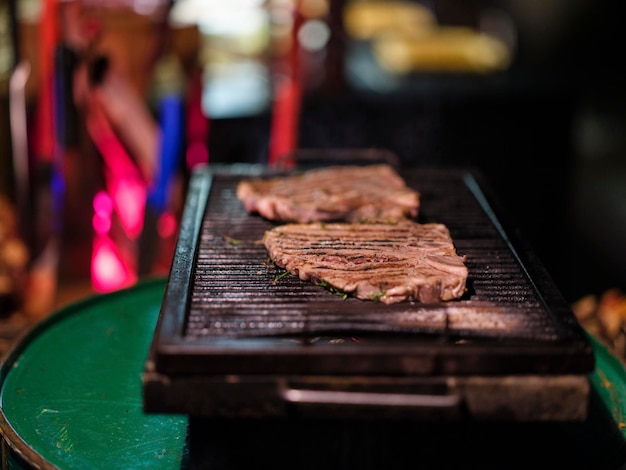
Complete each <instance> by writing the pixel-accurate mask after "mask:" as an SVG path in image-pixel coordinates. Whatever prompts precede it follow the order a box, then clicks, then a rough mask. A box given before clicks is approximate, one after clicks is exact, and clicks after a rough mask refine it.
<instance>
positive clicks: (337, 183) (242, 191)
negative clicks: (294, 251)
mask: <svg viewBox="0 0 626 470" xmlns="http://www.w3.org/2000/svg"><path fill="white" fill-rule="evenodd" d="M419 196H420V195H419V192H417V191H414V190H413V189H411V188H409V187H407V186H406V184H405V182H404V180H403V179H402V178H401V177H400V176H399V175H398V173H397V172H396V171H395V170H394V169H393V167H391V166H390V165H387V164H378V165H368V166H332V167H325V168H319V169H314V170H308V171H305V172H302V173H297V174H293V175H290V176H281V177H274V178H268V179H261V178H259V179H251V180H244V181H241V182H240V183H239V185H238V186H237V197H238V198H239V199H240V200H241V202H242V203H243V205H244V207H245V209H246V211H248V212H249V213H258V214H260V215H262V216H263V217H265V218H267V219H270V220H276V221H282V222H300V223H309V222H316V221H340V220H341V221H349V222H391V221H398V220H401V219H404V218H407V217H417V213H418V210H419V203H420V199H419Z"/></svg>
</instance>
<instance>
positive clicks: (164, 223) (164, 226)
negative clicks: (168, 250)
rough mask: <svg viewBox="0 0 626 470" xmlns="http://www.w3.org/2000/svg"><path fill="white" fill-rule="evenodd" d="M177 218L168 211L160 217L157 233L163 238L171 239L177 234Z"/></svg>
mask: <svg viewBox="0 0 626 470" xmlns="http://www.w3.org/2000/svg"><path fill="white" fill-rule="evenodd" d="M177 225H178V224H177V222H176V217H175V216H174V214H172V213H171V212H170V211H166V212H164V213H163V214H161V215H160V216H159V220H158V221H157V233H158V234H159V237H161V238H169V237H171V236H172V235H174V233H175V232H176V226H177Z"/></svg>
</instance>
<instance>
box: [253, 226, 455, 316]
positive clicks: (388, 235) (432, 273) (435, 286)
mask: <svg viewBox="0 0 626 470" xmlns="http://www.w3.org/2000/svg"><path fill="white" fill-rule="evenodd" d="M263 243H264V245H265V247H266V249H267V251H268V253H269V255H270V258H271V259H272V261H273V262H274V263H275V264H276V265H277V266H279V267H281V268H284V269H286V270H288V271H289V272H290V273H291V274H294V275H297V276H299V277H300V279H302V280H311V281H312V282H314V283H316V284H327V285H328V286H329V287H332V288H334V289H337V290H338V291H341V292H344V293H347V294H351V295H353V296H355V297H356V298H359V299H362V300H377V301H380V302H383V303H385V304H392V303H397V302H402V301H405V300H415V301H419V302H439V301H445V300H452V299H456V298H459V297H461V296H462V295H463V293H464V292H465V289H466V281H467V276H468V269H467V267H466V265H465V257H464V256H459V255H458V254H457V252H456V249H455V247H454V244H453V242H452V239H451V237H450V233H449V231H448V228H447V227H446V226H445V225H443V224H436V223H430V224H418V223H416V222H412V221H408V220H407V221H403V222H400V223H397V224H393V225H391V224H383V223H373V224H370V223H365V224H350V223H310V224H286V225H282V226H278V227H275V228H273V229H271V230H268V231H267V232H266V233H265V235H264V238H263Z"/></svg>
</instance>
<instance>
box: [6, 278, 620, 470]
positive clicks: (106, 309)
mask: <svg viewBox="0 0 626 470" xmlns="http://www.w3.org/2000/svg"><path fill="white" fill-rule="evenodd" d="M165 285H166V280H165V279H152V280H144V281H142V282H140V283H139V284H137V285H135V286H133V287H131V288H128V289H125V290H121V291H116V292H113V293H109V294H104V295H98V296H94V297H90V298H88V299H85V300H83V301H80V302H77V303H74V304H72V305H70V306H68V307H65V308H63V309H62V310H59V311H58V312H55V313H54V314H53V315H51V316H50V317H48V318H46V319H45V320H44V321H42V322H41V323H39V324H38V325H37V326H36V327H35V328H34V329H33V330H32V331H30V332H29V333H28V334H26V335H25V336H24V337H23V338H22V339H21V340H20V341H19V342H18V344H16V345H15V347H14V348H13V349H12V350H11V351H9V353H8V354H7V355H6V356H5V358H4V361H3V363H2V365H1V366H0V379H1V389H0V411H1V413H0V431H1V432H2V460H3V462H2V464H3V465H2V468H62V469H74V468H75V469H81V470H85V469H91V468H98V469H100V468H106V469H117V468H120V469H131V468H150V469H181V468H184V467H185V466H186V464H185V462H189V461H193V458H191V459H190V456H189V454H190V452H192V450H190V449H193V448H194V445H191V446H190V445H189V442H190V439H189V429H190V423H189V419H188V418H187V417H186V416H180V415H155V414H146V413H144V412H143V404H142V382H141V375H142V372H143V367H144V362H145V360H146V357H147V354H148V349H149V346H150V342H151V340H152V335H153V332H154V328H155V326H156V321H157V318H158V314H159V308H160V304H161V300H162V296H163V293H164V289H165ZM592 341H593V343H594V348H595V353H596V360H597V366H596V370H595V371H594V373H593V374H591V375H590V379H591V383H592V396H591V404H590V416H589V419H588V420H587V422H585V423H581V424H579V425H577V426H576V427H575V428H574V431H572V432H571V436H572V444H573V447H572V448H574V447H575V446H576V445H584V446H588V449H587V452H586V455H591V456H592V457H591V458H592V459H596V458H598V459H600V460H602V461H603V464H604V463H606V462H618V461H619V459H620V455H623V454H622V453H621V451H622V448H623V446H624V443H625V442H626V439H625V438H626V432H625V429H624V427H625V423H626V372H625V369H624V367H623V365H622V363H621V362H620V361H619V360H618V359H617V358H616V357H614V356H613V355H611V354H610V352H609V351H608V350H607V349H606V348H605V347H604V346H602V345H601V344H599V343H598V342H597V341H596V340H595V339H593V338H592ZM227 426H232V424H227ZM252 426H253V427H254V429H255V431H254V434H253V435H251V437H250V439H257V438H258V439H259V440H260V439H262V438H263V437H262V436H260V435H262V434H263V432H259V433H257V431H259V430H262V427H263V425H262V423H261V424H260V423H255V424H253V425H252ZM563 426H567V425H566V424H565V425H563ZM221 429H225V428H221ZM568 432H570V431H568ZM232 433H233V439H237V438H238V437H239V438H241V437H242V436H243V434H241V432H240V431H239V430H236V429H234V430H233V431H232ZM201 434H202V433H200V436H199V437H198V438H197V439H196V441H198V442H199V444H196V445H195V447H201V448H203V450H200V451H199V452H205V453H206V452H212V451H211V446H210V445H209V446H204V445H203V444H204V441H203V439H205V437H206V439H209V440H211V439H214V437H211V436H213V434H211V432H208V434H207V435H206V436H202V435H201ZM224 436H225V434H223V435H222V438H223V437H224ZM309 437H310V436H309ZM512 438H514V437H512ZM576 441H580V442H576ZM191 442H192V443H193V439H192V440H191ZM581 443H582V444H581ZM209 444H210V442H209ZM220 445H221V444H220ZM229 445H230V444H229ZM237 446H238V444H237V445H233V449H235V450H234V452H237V451H236V449H237V448H238V447H237ZM205 457H206V456H203V458H205ZM615 468H618V467H617V466H615Z"/></svg>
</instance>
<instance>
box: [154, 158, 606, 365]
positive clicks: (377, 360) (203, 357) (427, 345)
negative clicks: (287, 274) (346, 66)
mask: <svg viewBox="0 0 626 470" xmlns="http://www.w3.org/2000/svg"><path fill="white" fill-rule="evenodd" d="M399 172H400V173H401V174H402V176H403V177H404V178H405V180H406V181H407V183H408V184H409V185H411V186H416V188H415V189H417V190H419V191H420V192H421V193H422V207H421V208H420V212H421V213H420V216H419V220H418V221H422V222H428V221H437V222H441V223H445V224H446V225H448V227H449V229H450V232H451V234H452V238H453V241H454V242H455V245H456V247H457V251H458V252H459V253H460V254H468V267H469V270H470V274H469V279H468V285H469V291H468V294H467V295H466V296H464V298H463V299H460V300H459V301H452V302H448V303H442V304H435V305H425V304H418V303H412V302H407V303H403V304H402V305H397V304H396V305H392V306H383V305H380V304H376V303H375V302H364V301H359V300H356V299H351V300H350V301H344V300H342V299H340V298H337V297H336V296H333V295H332V294H330V293H329V292H326V291H324V290H323V289H322V288H320V287H318V286H313V285H311V284H310V283H307V282H304V281H300V280H298V279H295V278H294V279H290V280H286V281H285V283H284V284H281V285H280V286H279V287H275V286H271V284H272V283H271V280H272V276H274V277H275V275H276V274H275V273H272V272H266V273H263V274H262V275H261V277H260V280H257V281H256V282H257V287H256V288H258V283H260V284H261V285H262V286H266V288H267V289H266V290H267V291H268V292H259V291H258V290H253V291H251V292H250V293H249V295H250V296H251V297H255V298H254V299H252V298H248V299H243V300H242V297H241V292H243V293H244V294H245V293H246V289H247V287H246V286H245V284H238V285H235V284H233V285H232V289H233V295H232V296H231V297H230V300H229V298H228V297H226V300H224V299H222V300H220V301H219V302H213V301H211V300H210V298H209V297H207V296H206V292H205V293H201V295H198V291H199V288H198V285H201V286H203V285H204V286H206V285H207V284H206V283H209V285H210V283H211V282H212V281H213V280H214V279H217V277H216V274H215V270H213V271H212V268H215V266H214V265H211V263H209V264H208V267H207V266H204V267H203V266H202V257H203V256H205V255H204V254H203V253H202V250H203V249H205V245H206V243H207V236H208V237H209V238H212V243H215V242H216V240H217V239H219V245H218V246H219V247H221V248H219V247H218V248H217V250H218V251H219V250H220V249H221V250H230V249H232V251H231V252H230V253H236V250H237V247H233V246H230V245H229V243H227V240H226V239H225V238H228V237H230V236H233V238H237V237H239V235H238V234H237V233H226V234H219V233H216V232H215V231H214V228H212V225H211V223H212V221H213V220H217V219H218V218H220V217H222V219H224V218H225V219H227V220H230V222H229V223H231V224H233V226H235V225H237V226H242V224H241V222H242V221H247V223H250V221H252V223H253V225H254V224H257V225H255V227H257V230H260V228H259V227H261V228H262V227H264V226H269V225H268V224H270V222H268V221H263V220H261V218H260V217H258V216H253V215H248V214H245V213H242V212H241V211H242V210H243V209H242V208H239V207H235V206H231V207H230V208H229V209H228V210H227V208H225V207H223V201H221V202H220V201H219V200H218V199H219V198H220V197H221V196H220V194H218V193H220V192H221V193H222V196H223V193H224V192H226V193H228V195H227V199H228V200H231V201H232V200H234V198H235V196H234V190H235V188H234V185H235V184H236V181H237V180H238V179H240V178H248V177H252V176H276V174H277V173H275V172H274V173H272V172H270V171H268V170H267V168H264V167H261V166H257V165H226V166H211V167H210V168H209V167H202V168H197V169H196V170H195V171H194V174H193V175H192V177H191V180H190V186H189V191H188V195H187V201H186V203H185V210H184V213H183V217H182V223H181V228H180V233H179V240H178V243H177V247H176V250H175V254H174V259H173V263H172V267H171V271H170V274H169V279H168V284H167V287H166V292H165V295H164V299H163V303H162V307H161V312H160V316H159V320H158V323H157V327H156V330H155V335H154V339H153V342H152V345H151V348H150V353H149V359H148V361H147V363H146V371H148V372H151V373H152V372H156V373H159V374H166V375H167V374H172V375H176V374H193V375H212V376H213V375H215V374H218V375H219V374H243V375H250V376H253V375H258V374H261V375H268V374H269V375H273V374H298V375H302V374H304V375H311V376H314V375H332V376H346V375H348V376H350V375H352V376H354V375H358V376H366V377H374V376H380V375H385V376H399V377H448V376H472V375H481V376H502V375H511V374H513V375H523V374H539V375H545V376H548V375H554V374H557V375H560V374H575V375H584V374H587V373H590V372H591V371H593V368H594V357H593V351H592V346H591V343H590V341H589V338H588V337H587V336H586V334H585V333H584V331H583V330H582V328H581V327H580V325H579V324H578V322H577V320H576V318H575V316H574V315H573V313H572V311H571V309H570V307H569V306H568V305H567V304H566V302H565V301H564V299H563V298H562V296H561V294H560V292H559V291H558V289H557V288H556V286H555V285H554V283H553V281H552V280H551V278H550V276H549V275H548V273H547V272H546V270H545V268H544V267H543V265H542V264H541V262H540V261H539V260H538V259H537V258H536V256H534V254H533V252H532V251H531V250H530V248H529V247H528V246H526V245H525V244H524V243H523V240H522V239H521V238H520V237H519V236H516V234H517V231H516V228H515V225H514V224H513V223H512V222H511V220H509V219H506V218H505V212H504V211H503V210H502V208H501V207H500V206H499V205H498V201H497V198H495V197H494V195H493V193H491V192H490V190H489V188H488V185H487V183H486V182H485V180H484V179H483V177H482V176H481V174H480V172H478V171H476V170H475V169H428V168H413V169H411V168H406V169H405V168H403V169H400V170H399ZM281 174H282V173H281ZM220 183H224V184H223V186H222V187H221V189H220V190H216V188H217V187H218V186H219V185H220ZM440 184H445V185H448V186H449V187H450V188H452V190H451V191H447V192H445V193H441V191H440V190H439V189H437V188H439V186H438V185H440ZM432 191H434V192H435V193H436V194H435V193H432ZM472 207H473V208H472ZM468 208H469V209H468ZM466 210H467V212H468V213H467V214H466V217H465V218H461V219H459V220H454V219H452V218H449V217H448V216H447V214H449V213H457V214H458V213H463V212H464V211H466ZM477 218H478V219H480V220H478V221H477ZM258 224H260V225H258ZM472 224H474V225H472ZM468 227H469V229H468ZM468 230H469V232H468ZM468 233H469V235H468ZM258 235H259V234H258V233H257V234H256V235H254V237H258ZM203 244H204V245H203ZM229 246H230V248H229ZM473 246H474V247H475V246H479V247H480V249H479V252H481V250H482V252H483V253H484V252H485V250H487V251H489V250H493V251H494V253H493V255H494V256H493V261H494V263H493V264H494V266H489V267H488V268H486V267H485V265H484V263H482V262H478V263H476V262H475V261H474V254H475V253H472V249H473V248H472V247H473ZM213 249H215V248H213ZM262 250H263V247H260V248H259V247H257V248H256V249H253V250H252V252H253V253H255V255H256V256H257V257H258V256H259V253H260V254H261V255H262V253H263V251H262ZM223 254H224V253H223ZM224 255H225V256H228V253H225V254H224ZM504 258H506V260H505V261H503V259H504ZM497 260H500V261H501V262H503V263H504V264H506V266H509V268H507V269H509V271H510V269H511V268H510V266H515V268H514V269H513V271H514V272H513V273H511V272H509V271H507V270H504V271H502V270H501V269H500V267H499V266H497V265H495V264H497V263H496V262H495V261H497ZM209 261H210V260H209ZM252 263H253V264H255V266H256V269H261V268H260V266H261V264H262V260H259V259H256V258H255V260H254V261H252ZM481 263H482V264H481ZM235 264H236V263H235ZM230 269H232V265H231V267H228V266H227V267H226V268H225V271H226V275H228V274H229V272H230V271H229V270H230ZM503 275H505V276H506V277H507V278H506V279H504V280H503V279H502V276H503ZM244 277H245V276H244ZM281 281H282V280H281ZM494 281H498V282H500V283H501V286H508V287H507V288H509V289H511V290H510V291H506V289H505V288H504V287H503V288H502V289H500V290H499V291H498V292H491V291H489V289H487V290H486V291H484V285H487V284H489V283H490V282H494ZM252 284H254V283H252ZM481 286H482V287H481ZM209 291H210V289H209ZM485 292H486V293H487V294H486V295H485ZM209 295H210V294H209ZM246 295H248V294H246ZM264 296H265V297H264ZM268 296H269V297H268ZM272 296H278V298H282V300H285V298H287V304H286V305H287V307H286V312H287V313H288V312H296V313H293V315H294V318H296V317H297V318H302V316H304V317H306V316H307V315H309V316H311V317H313V316H314V315H315V314H316V312H317V313H319V312H325V313H326V314H328V313H329V312H330V314H333V315H335V316H336V314H339V315H353V316H355V315H362V316H366V314H367V315H369V316H370V317H374V318H375V317H377V316H378V317H385V316H387V317H389V318H406V317H407V315H409V314H413V315H416V314H419V313H420V312H421V315H422V317H421V318H422V322H421V323H420V322H419V321H418V322H417V323H416V324H413V325H412V326H411V327H410V328H409V327H407V326H406V324H404V326H403V324H402V323H401V322H400V326H398V323H396V324H394V325H392V326H393V328H387V330H385V329H384V326H385V322H383V329H382V330H381V329H380V328H381V327H380V326H376V329H375V330H373V331H372V330H368V329H367V327H362V328H360V327H359V325H358V322H357V324H356V326H355V322H351V324H352V328H353V329H354V331H350V325H348V326H347V327H343V326H342V327H341V328H334V329H333V328H327V329H324V327H323V324H324V322H323V321H321V323H320V325H321V326H319V325H318V327H317V329H316V328H312V327H311V326H310V324H309V326H308V327H303V326H302V325H300V326H297V328H296V329H295V330H293V331H287V332H284V331H273V330H272V329H270V330H269V331H263V330H261V331H256V332H255V331H253V332H252V334H250V332H249V328H246V329H245V331H242V332H241V334H230V333H228V331H226V330H223V329H222V330H215V329H213V330H212V329H211V328H210V325H209V327H207V324H202V322H206V319H201V320H200V325H199V326H198V325H196V326H195V327H193V328H192V330H194V331H195V333H192V334H190V333H189V332H190V331H191V330H190V329H189V326H190V322H191V323H193V322H194V321H195V322H196V323H198V320H197V318H198V316H199V317H203V316H208V317H209V318H210V317H211V316H216V315H220V313H219V310H220V308H222V307H224V304H226V307H227V310H228V312H229V313H228V315H229V316H232V315H233V312H234V314H235V316H234V318H235V321H244V320H245V315H247V314H249V313H250V312H253V311H254V309H255V307H254V303H255V302H258V303H259V304H261V303H262V301H263V300H265V301H267V299H268V298H270V299H272V298H275V297H272ZM281 296H282V297H281ZM285 296H286V297H285ZM244 300H245V301H244ZM246 302H249V304H246ZM218 304H219V305H218ZM259 304H257V309H258V308H261V307H258V305H259ZM263 308H264V309H265V310H267V311H269V312H271V311H272V309H275V310H279V309H280V308H285V305H282V306H281V304H280V302H279V301H278V300H276V303H275V304H274V303H272V302H270V303H269V304H267V305H265V306H264V307H263ZM381 309H382V310H384V311H381ZM198 312H200V313H198ZM298 312H299V313H300V314H301V315H299V316H298V315H297V314H298ZM359 312H362V313H359ZM452 312H457V315H456V317H455V315H453V314H452ZM458 312H460V314H459V313H458ZM237 315H240V316H239V317H237ZM438 315H439V317H440V318H443V319H444V320H443V321H442V320H441V319H440V320H439V321H438V322H435V324H434V326H433V325H432V324H428V322H426V321H425V320H424V319H427V318H433V317H437V316H438ZM454 318H457V320H456V321H454ZM468 318H469V319H470V320H472V319H473V321H476V322H478V326H477V327H471V325H470V327H468V326H467V324H468V323H467V321H468V320H467V319H468ZM451 319H452V320H451ZM463 319H465V321H466V323H465V325H466V326H465V327H464V326H463ZM481 319H482V320H485V319H486V321H485V322H483V323H482V326H481V323H480V320H481ZM529 319H530V320H529ZM221 321H223V320H221ZM502 321H509V322H517V324H519V325H522V328H521V329H518V330H517V331H515V329H514V328H513V330H511V329H510V328H508V329H507V328H502V327H500V328H497V327H494V326H493V325H494V324H497V323H498V322H500V323H502ZM525 321H526V323H524V322H525ZM296 323H297V322H294V324H296ZM379 323H380V322H379ZM470 323H471V321H470ZM490 324H491V327H490V326H489V325H490ZM387 326H389V325H387ZM505 327H506V325H505ZM234 330H235V332H236V330H237V328H235V329H234ZM197 331H200V332H201V333H200V334H197ZM355 336H356V340H355Z"/></svg>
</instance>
